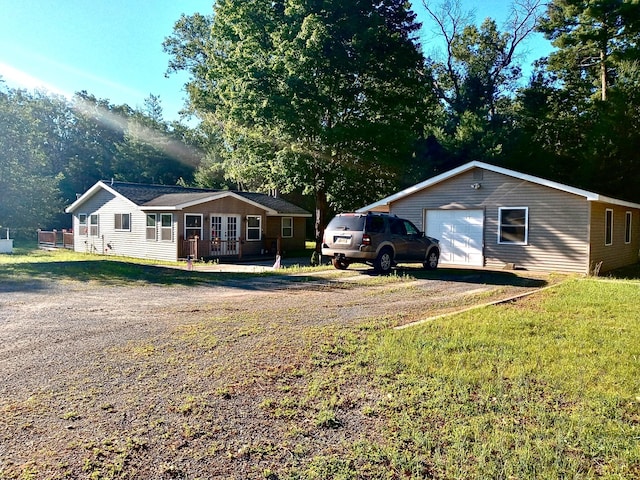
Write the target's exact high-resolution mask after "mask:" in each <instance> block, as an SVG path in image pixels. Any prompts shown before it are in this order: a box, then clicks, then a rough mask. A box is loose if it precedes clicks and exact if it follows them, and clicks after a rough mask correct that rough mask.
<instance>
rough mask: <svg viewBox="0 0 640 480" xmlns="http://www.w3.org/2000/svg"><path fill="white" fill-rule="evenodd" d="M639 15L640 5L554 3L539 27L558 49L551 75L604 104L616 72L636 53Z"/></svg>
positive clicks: (633, 0) (588, 0) (618, 0)
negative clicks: (553, 73) (591, 95)
mask: <svg viewBox="0 0 640 480" xmlns="http://www.w3.org/2000/svg"><path fill="white" fill-rule="evenodd" d="M639 11H640V3H639V2H638V0H553V1H552V2H550V3H549V5H548V7H547V13H546V15H545V16H544V18H543V19H542V21H541V23H540V27H539V29H540V31H541V32H543V33H544V34H545V35H546V36H547V38H548V39H550V40H551V41H552V44H553V45H554V46H555V47H556V48H557V50H556V51H555V52H553V53H552V54H551V55H550V56H549V70H551V71H553V72H556V73H557V74H558V76H559V80H561V81H562V82H564V84H565V85H567V87H568V88H579V89H580V90H581V91H584V92H590V93H592V94H596V95H597V96H598V97H599V98H600V99H601V100H606V99H607V97H608V91H609V89H610V88H611V86H612V85H614V84H615V81H616V78H617V76H618V70H619V68H620V66H621V65H622V64H623V63H625V62H628V61H633V60H637V58H638V53H640V43H639V41H640V21H639V18H640V13H639Z"/></svg>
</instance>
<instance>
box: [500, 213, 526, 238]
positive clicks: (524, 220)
mask: <svg viewBox="0 0 640 480" xmlns="http://www.w3.org/2000/svg"><path fill="white" fill-rule="evenodd" d="M502 210H524V241H523V242H503V241H501V240H500V237H501V236H502V235H501V233H502ZM498 244H499V245H528V244H529V207H498Z"/></svg>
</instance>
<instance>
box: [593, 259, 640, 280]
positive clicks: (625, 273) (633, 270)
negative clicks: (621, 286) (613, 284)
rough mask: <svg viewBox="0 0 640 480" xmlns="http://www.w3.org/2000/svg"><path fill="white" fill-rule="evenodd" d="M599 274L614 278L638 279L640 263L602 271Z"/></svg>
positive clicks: (639, 276) (639, 277) (639, 278)
mask: <svg viewBox="0 0 640 480" xmlns="http://www.w3.org/2000/svg"><path fill="white" fill-rule="evenodd" d="M601 276H602V277H604V278H616V279H619V280H640V263H635V264H633V265H628V266H626V267H622V268H618V269H616V270H611V271H609V272H605V273H603V274H602V275H601Z"/></svg>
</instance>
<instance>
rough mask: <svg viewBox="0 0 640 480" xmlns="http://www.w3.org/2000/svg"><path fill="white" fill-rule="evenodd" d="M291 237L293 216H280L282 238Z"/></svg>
mask: <svg viewBox="0 0 640 480" xmlns="http://www.w3.org/2000/svg"><path fill="white" fill-rule="evenodd" d="M291 237H293V217H282V238H291Z"/></svg>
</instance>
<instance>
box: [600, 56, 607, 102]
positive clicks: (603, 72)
mask: <svg viewBox="0 0 640 480" xmlns="http://www.w3.org/2000/svg"><path fill="white" fill-rule="evenodd" d="M607 82H608V78H607V56H606V52H605V51H604V49H602V50H600V89H601V91H600V98H601V99H602V101H603V102H604V101H605V100H606V99H607Z"/></svg>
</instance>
